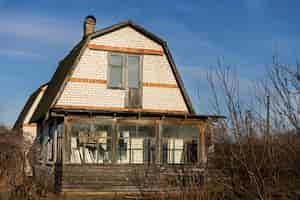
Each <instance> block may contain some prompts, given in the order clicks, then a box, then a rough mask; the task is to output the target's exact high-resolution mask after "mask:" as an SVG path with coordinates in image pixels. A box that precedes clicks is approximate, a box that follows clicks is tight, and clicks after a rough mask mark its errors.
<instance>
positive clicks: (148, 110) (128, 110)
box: [53, 105, 189, 114]
mask: <svg viewBox="0 0 300 200" xmlns="http://www.w3.org/2000/svg"><path fill="white" fill-rule="evenodd" d="M53 108H59V109H66V110H68V109H69V110H72V109H73V110H87V111H89V110H100V111H105V110H108V111H119V112H120V111H121V112H154V113H174V114H189V112H187V111H182V110H165V109H164V110H161V109H141V108H120V107H101V106H74V105H55V106H54V107H53Z"/></svg>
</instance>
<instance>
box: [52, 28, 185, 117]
mask: <svg viewBox="0 0 300 200" xmlns="http://www.w3.org/2000/svg"><path fill="white" fill-rule="evenodd" d="M91 43H92V44H102V45H109V46H116V47H129V48H147V49H156V50H162V47H161V46H160V45H159V44H157V43H155V42H153V41H152V40H150V39H148V38H146V37H145V36H144V35H142V34H140V33H138V32H136V31H135V30H134V29H132V28H130V27H126V28H123V29H120V30H118V31H115V32H112V33H109V34H107V35H104V36H101V37H98V38H96V39H94V40H92V41H91ZM107 68H108V64H107V52H105V51H100V50H90V49H86V50H85V52H84V53H83V56H82V58H81V60H80V61H79V63H78V65H77V67H76V69H75V70H74V73H73V76H72V77H73V78H83V79H100V80H107ZM143 82H150V83H161V84H176V80H175V77H174V75H173V73H172V70H171V67H170V65H169V62H168V60H167V58H166V56H165V55H163V56H159V55H144V59H143ZM57 105H71V106H72V105H73V106H99V107H106V106H107V107H118V108H124V107H125V91H124V90H116V89H114V90H112V89H107V85H106V84H99V83H78V82H69V83H68V84H67V85H66V88H65V90H64V92H63V93H62V95H61V97H60V98H59V100H58V102H57ZM143 108H145V109H161V110H178V111H187V107H186V105H185V102H184V100H183V97H182V95H181V92H180V90H179V88H158V87H157V88H154V87H144V88H143Z"/></svg>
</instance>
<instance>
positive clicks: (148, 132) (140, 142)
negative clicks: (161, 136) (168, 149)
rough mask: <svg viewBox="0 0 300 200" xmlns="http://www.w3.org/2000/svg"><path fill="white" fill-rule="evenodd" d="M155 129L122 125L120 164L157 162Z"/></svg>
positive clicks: (119, 135)
mask: <svg viewBox="0 0 300 200" xmlns="http://www.w3.org/2000/svg"><path fill="white" fill-rule="evenodd" d="M154 145H155V127H154V126H153V127H152V126H140V127H139V126H135V125H131V126H130V125H120V127H119V131H118V147H117V152H118V156H117V157H118V163H135V164H141V163H153V162H154V160H155V148H154Z"/></svg>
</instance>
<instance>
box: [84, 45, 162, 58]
mask: <svg viewBox="0 0 300 200" xmlns="http://www.w3.org/2000/svg"><path fill="white" fill-rule="evenodd" d="M88 48H90V49H93V50H104V51H116V52H124V53H134V54H150V55H160V56H162V55H163V54H164V52H163V51H161V50H154V49H141V48H128V47H113V46H108V45H98V44H88Z"/></svg>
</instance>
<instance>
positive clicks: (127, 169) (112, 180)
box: [56, 164, 203, 192]
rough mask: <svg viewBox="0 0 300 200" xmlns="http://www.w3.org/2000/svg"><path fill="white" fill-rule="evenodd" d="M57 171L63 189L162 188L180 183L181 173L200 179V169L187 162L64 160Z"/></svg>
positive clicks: (133, 190)
mask: <svg viewBox="0 0 300 200" xmlns="http://www.w3.org/2000/svg"><path fill="white" fill-rule="evenodd" d="M56 173H57V174H59V175H58V176H56V177H61V178H60V180H58V181H57V184H58V185H57V186H58V188H60V191H62V192H67V191H77V192H78V191H97V192H139V191H140V190H141V188H140V187H142V190H143V191H165V190H166V189H168V190H176V189H178V188H179V187H180V186H182V185H181V184H182V183H180V180H181V179H182V177H183V176H185V178H189V179H190V180H197V181H203V169H202V168H200V167H197V166H188V165H171V166H170V165H168V166H147V165H132V164H131V165H126V164H120V165H92V164H86V165H78V164H66V165H62V166H57V167H56ZM140 181H142V182H140ZM140 184H141V185H140Z"/></svg>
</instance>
